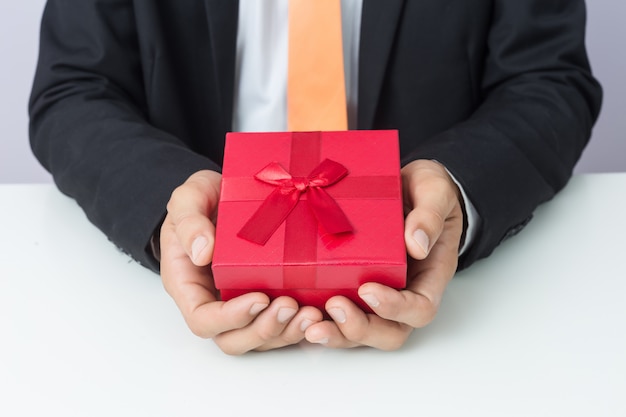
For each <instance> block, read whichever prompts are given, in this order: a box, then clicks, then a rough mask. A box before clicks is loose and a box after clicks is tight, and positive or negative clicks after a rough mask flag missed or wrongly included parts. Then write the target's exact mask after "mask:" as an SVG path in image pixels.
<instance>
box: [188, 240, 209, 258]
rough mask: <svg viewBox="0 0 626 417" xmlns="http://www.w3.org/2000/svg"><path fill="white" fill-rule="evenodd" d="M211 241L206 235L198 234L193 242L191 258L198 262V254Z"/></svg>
mask: <svg viewBox="0 0 626 417" xmlns="http://www.w3.org/2000/svg"><path fill="white" fill-rule="evenodd" d="M208 243H209V241H208V240H207V238H206V237H204V236H198V237H197V238H196V239H195V240H194V241H193V243H192V244H191V259H192V260H193V261H194V262H196V261H197V260H198V256H200V253H202V251H203V250H204V248H206V245H207V244H208Z"/></svg>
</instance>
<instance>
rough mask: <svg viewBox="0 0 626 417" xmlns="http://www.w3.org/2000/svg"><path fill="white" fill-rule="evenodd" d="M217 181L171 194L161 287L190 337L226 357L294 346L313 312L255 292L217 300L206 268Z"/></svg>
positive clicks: (206, 176) (196, 177) (314, 318)
mask: <svg viewBox="0 0 626 417" xmlns="http://www.w3.org/2000/svg"><path fill="white" fill-rule="evenodd" d="M221 179H222V177H221V175H220V174H219V173H217V172H215V171H208V170H206V171H198V172H196V173H195V174H193V175H191V176H190V177H189V178H188V179H187V181H185V183H183V184H182V185H181V186H179V187H178V188H177V189H176V190H174V192H173V193H172V196H171V198H170V201H169V202H168V204H167V216H166V217H165V220H164V222H163V226H162V227H161V242H160V243H161V278H162V280H163V286H164V287H165V290H166V291H167V292H168V294H169V295H170V296H171V297H172V298H173V299H174V301H175V302H176V305H177V306H178V308H179V309H180V311H181V313H182V314H183V317H184V319H185V321H186V323H187V325H188V326H189V328H190V329H191V331H192V332H193V333H194V334H196V335H198V336H200V337H203V338H212V339H213V340H214V341H215V343H216V344H217V345H218V346H219V347H220V349H222V351H224V352H225V353H227V354H231V355H239V354H243V353H245V352H247V351H250V350H260V351H262V350H269V349H275V348H280V347H283V346H287V345H291V344H296V343H298V342H300V341H301V340H303V339H304V332H305V330H306V329H307V328H308V327H309V326H310V325H311V324H313V323H317V322H320V321H321V320H322V313H321V312H320V311H319V310H317V309H316V308H313V307H303V308H299V307H298V303H297V302H296V301H295V300H294V299H292V298H289V297H279V298H277V299H275V300H273V301H271V302H270V299H269V298H268V297H267V295H265V294H263V293H258V292H256V293H249V294H245V295H242V296H240V297H237V298H234V299H232V300H229V301H226V302H224V301H220V300H219V295H218V294H219V292H218V290H217V289H216V288H215V285H214V282H213V275H212V273H211V268H210V266H209V265H210V263H211V260H212V258H213V247H214V244H215V217H216V213H217V205H218V202H219V195H220V183H221Z"/></svg>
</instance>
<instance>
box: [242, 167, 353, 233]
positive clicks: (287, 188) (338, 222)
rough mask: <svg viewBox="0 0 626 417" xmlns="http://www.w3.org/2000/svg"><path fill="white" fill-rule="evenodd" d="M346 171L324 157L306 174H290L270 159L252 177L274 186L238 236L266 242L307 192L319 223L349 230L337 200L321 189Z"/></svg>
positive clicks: (333, 230) (340, 230)
mask: <svg viewBox="0 0 626 417" xmlns="http://www.w3.org/2000/svg"><path fill="white" fill-rule="evenodd" d="M346 175H348V170H347V169H346V167H344V166H343V165H341V164H340V163H338V162H335V161H332V160H330V159H325V160H323V161H322V162H321V163H320V164H319V165H318V166H317V167H315V169H313V171H311V173H310V174H309V175H308V176H307V177H298V178H294V177H292V176H291V175H290V174H289V172H287V170H285V169H284V168H283V167H282V166H281V165H280V164H279V163H277V162H271V163H269V164H268V165H267V166H265V168H263V169H262V170H261V171H259V172H258V173H257V174H256V175H255V176H254V177H255V178H256V179H257V180H259V181H262V182H265V183H267V184H271V185H275V186H276V187H277V188H276V189H275V190H274V191H273V192H272V193H271V194H270V195H268V196H267V197H266V199H265V200H264V201H263V203H261V205H260V206H259V208H258V209H257V210H256V211H255V212H254V214H253V215H252V216H251V217H250V219H248V221H247V222H246V224H245V225H244V226H243V227H242V228H241V230H240V231H239V233H238V234H237V236H239V237H240V238H242V239H245V240H248V241H250V242H253V243H257V244H259V245H265V243H267V241H268V240H269V238H270V237H271V236H272V235H273V234H274V232H275V231H276V230H277V229H278V228H279V227H280V225H281V224H282V223H283V222H284V221H285V220H286V219H287V217H288V216H289V213H291V211H292V210H293V209H294V208H295V207H296V205H297V204H298V202H299V201H300V196H301V195H302V193H305V192H308V202H309V207H310V208H311V210H312V212H313V214H314V215H315V218H316V219H317V221H318V223H319V224H320V225H321V226H322V227H323V228H324V229H325V230H326V231H327V232H328V233H331V234H338V233H347V232H352V230H353V229H352V225H351V224H350V222H349V221H348V218H347V217H346V215H345V213H344V212H343V210H341V207H339V205H338V204H337V202H336V201H335V200H334V199H333V198H332V197H331V196H330V195H329V194H328V193H327V192H326V191H325V190H324V189H323V188H324V187H328V186H330V185H333V184H335V183H336V182H338V181H340V180H341V179H343V178H344V177H345V176H346Z"/></svg>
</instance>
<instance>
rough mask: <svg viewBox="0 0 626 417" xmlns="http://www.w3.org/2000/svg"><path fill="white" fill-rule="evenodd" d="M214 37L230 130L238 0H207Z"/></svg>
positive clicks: (224, 117)
mask: <svg viewBox="0 0 626 417" xmlns="http://www.w3.org/2000/svg"><path fill="white" fill-rule="evenodd" d="M204 4H205V8H206V15H207V20H208V24H209V36H210V37H211V51H212V53H213V56H212V59H213V65H215V71H216V73H217V80H215V81H216V83H217V87H218V91H219V97H218V100H219V103H220V110H221V112H222V120H224V122H225V123H226V126H225V130H226V131H230V130H231V125H232V118H233V96H234V85H235V57H236V49H237V21H238V14H239V2H238V1H236V0H204Z"/></svg>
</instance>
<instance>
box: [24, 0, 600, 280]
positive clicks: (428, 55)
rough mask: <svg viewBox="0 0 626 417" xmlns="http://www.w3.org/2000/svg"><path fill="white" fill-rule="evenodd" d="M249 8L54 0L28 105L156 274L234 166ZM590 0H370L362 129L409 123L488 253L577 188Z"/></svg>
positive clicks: (48, 156) (100, 209)
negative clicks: (465, 200) (151, 246)
mask: <svg viewBox="0 0 626 417" xmlns="http://www.w3.org/2000/svg"><path fill="white" fill-rule="evenodd" d="M237 13H238V3H237V2H236V1H234V0H176V1H174V0H169V1H168V0H49V1H48V4H47V6H46V9H45V12H44V16H43V22H42V29H41V44H40V45H41V46H40V56H39V63H38V67H37V73H36V77H35V82H34V87H33V91H32V97H31V102H30V115H31V124H30V134H31V144H32V147H33V150H34V152H35V154H36V155H37V157H38V158H39V160H40V161H41V163H42V164H43V165H44V166H45V167H46V168H47V169H48V170H50V171H51V172H52V174H53V176H54V179H55V181H56V183H57V184H58V186H59V188H60V189H61V190H62V191H63V192H64V193H67V194H68V195H70V196H72V197H74V198H75V199H76V200H77V201H78V203H79V204H80V205H81V206H82V207H83V209H84V210H85V212H86V213H87V215H88V217H89V219H90V220H91V221H92V222H93V223H95V224H96V225H97V226H98V227H99V228H101V229H102V230H103V231H104V232H105V233H106V234H107V235H108V236H109V238H110V239H111V240H112V241H114V242H115V243H116V244H117V245H118V246H120V247H121V248H123V249H124V250H125V251H127V252H128V253H130V254H131V255H132V256H133V257H134V258H136V259H137V260H139V261H140V262H142V263H143V264H144V265H147V266H150V267H152V268H153V269H156V268H158V265H157V263H156V261H155V260H154V259H153V258H152V256H151V254H150V251H149V250H147V246H148V241H149V239H150V236H151V235H152V233H153V232H154V230H155V228H156V227H158V225H159V223H160V221H161V220H162V218H163V216H164V212H165V205H166V202H167V201H168V199H169V197H170V193H171V192H172V190H173V189H174V188H175V187H176V186H177V185H179V184H181V183H182V182H183V181H184V180H185V179H186V178H187V177H188V176H189V175H190V174H191V173H193V172H195V171H197V170H200V169H205V168H210V169H215V170H219V165H220V163H221V160H222V152H223V141H224V135H225V133H226V132H227V131H229V129H230V126H231V119H232V109H233V86H234V68H235V40H236V33H237ZM584 27H585V5H584V1H583V0H472V1H467V0H378V1H376V0H364V5H363V12H362V29H361V42H360V60H359V109H358V128H359V129H388V128H392V129H398V130H399V131H400V140H401V153H402V157H403V161H404V162H405V163H406V162H408V161H410V160H414V159H418V158H432V159H436V160H438V161H440V162H442V163H444V164H445V165H446V166H447V167H448V169H449V170H450V171H451V172H452V173H453V174H454V175H455V176H456V177H457V179H459V180H460V182H461V183H462V185H463V187H464V188H465V190H466V192H467V194H468V195H469V197H470V199H471V200H472V201H473V202H474V204H475V206H476V209H477V210H478V212H479V214H480V217H481V219H482V222H481V227H480V230H479V233H478V236H477V240H476V241H475V243H474V245H473V246H472V248H471V250H470V251H469V252H468V253H467V254H466V255H465V256H464V258H463V259H461V265H462V266H467V265H469V264H470V263H472V262H473V261H474V260H476V259H478V258H480V257H483V256H486V255H488V254H489V253H491V251H492V250H493V249H494V248H495V247H496V246H497V245H498V243H499V242H500V241H501V240H502V239H503V238H505V237H506V236H508V235H511V234H513V233H515V232H516V231H517V230H519V229H520V228H521V226H522V225H524V224H525V223H526V222H527V221H528V219H529V218H530V216H531V214H532V212H533V210H534V209H535V208H536V207H537V205H538V204H540V203H542V202H544V201H546V200H548V199H550V198H551V197H552V196H553V195H554V194H555V192H557V191H558V190H559V189H561V188H562V187H563V186H564V185H565V184H566V182H567V180H568V179H569V177H570V176H571V172H572V168H573V166H574V165H575V163H576V161H577V160H578V158H579V156H580V154H581V152H582V150H583V148H584V146H585V145H586V143H587V141H588V138H589V136H590V131H591V128H592V125H593V123H594V121H595V119H596V117H597V114H598V111H599V107H600V101H601V90H600V87H599V85H598V83H597V82H596V81H595V80H594V78H593V77H592V75H591V73H590V69H589V64H588V61H587V56H586V52H585V46H584Z"/></svg>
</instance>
